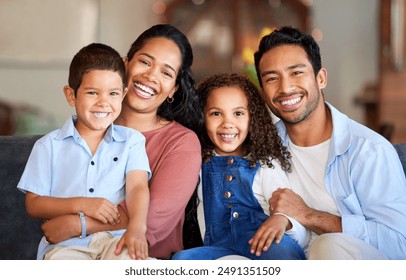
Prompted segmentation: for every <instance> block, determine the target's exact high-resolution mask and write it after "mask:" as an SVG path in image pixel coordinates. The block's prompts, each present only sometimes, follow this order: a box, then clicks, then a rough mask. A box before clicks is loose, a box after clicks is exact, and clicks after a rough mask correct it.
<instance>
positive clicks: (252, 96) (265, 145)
mask: <svg viewBox="0 0 406 280" xmlns="http://www.w3.org/2000/svg"><path fill="white" fill-rule="evenodd" d="M223 87H236V88H239V89H241V90H242V91H243V92H244V93H245V96H246V97H247V99H248V111H249V131H248V135H247V138H246V139H245V141H244V142H243V144H242V145H243V146H244V147H243V148H244V150H245V151H246V152H247V155H248V154H249V158H250V161H251V162H252V163H253V164H256V163H257V162H260V163H261V164H266V165H268V166H269V167H273V164H272V161H273V160H274V159H276V160H278V161H279V162H280V164H281V166H282V169H283V170H285V171H290V168H291V164H290V162H289V160H288V158H289V157H290V153H289V152H288V151H287V149H286V147H285V146H283V145H282V140H281V138H280V137H279V135H278V132H277V129H276V127H275V125H274V123H273V121H272V116H271V114H270V112H269V110H268V108H267V106H266V103H265V100H264V99H263V97H262V95H261V93H260V92H259V90H258V88H257V87H256V86H255V85H254V84H253V83H252V82H251V81H250V80H249V79H248V78H247V77H246V76H244V75H242V74H237V73H221V74H214V75H211V76H209V77H207V78H205V79H204V80H202V81H201V82H200V83H199V85H198V86H197V92H198V94H199V103H200V106H201V108H203V110H204V108H205V107H206V104H207V99H208V97H209V96H210V94H211V92H212V91H213V90H215V89H218V88H223ZM200 141H201V144H202V157H203V161H205V162H207V161H209V160H210V158H211V157H212V156H213V155H214V153H213V151H214V144H213V142H212V141H211V140H210V138H209V136H208V134H207V130H205V129H204V130H203V131H202V133H201V134H200Z"/></svg>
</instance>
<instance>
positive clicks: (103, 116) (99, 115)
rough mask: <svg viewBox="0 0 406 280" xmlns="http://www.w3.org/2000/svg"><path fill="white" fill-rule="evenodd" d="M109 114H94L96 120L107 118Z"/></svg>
mask: <svg viewBox="0 0 406 280" xmlns="http://www.w3.org/2000/svg"><path fill="white" fill-rule="evenodd" d="M108 114H109V113H94V115H95V117H96V118H105V117H107V115H108Z"/></svg>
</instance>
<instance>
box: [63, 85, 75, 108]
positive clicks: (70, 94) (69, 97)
mask: <svg viewBox="0 0 406 280" xmlns="http://www.w3.org/2000/svg"><path fill="white" fill-rule="evenodd" d="M63 93H64V94H65V98H66V101H68V103H69V105H70V106H71V107H75V104H76V98H75V91H74V90H73V88H71V87H70V86H68V85H66V86H64V87H63Z"/></svg>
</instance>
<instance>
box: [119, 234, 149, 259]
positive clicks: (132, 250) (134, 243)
mask: <svg viewBox="0 0 406 280" xmlns="http://www.w3.org/2000/svg"><path fill="white" fill-rule="evenodd" d="M125 246H126V247H127V249H128V254H129V255H130V257H131V258H132V259H134V260H145V259H146V258H148V242H147V238H146V237H145V231H142V230H131V229H130V228H129V229H127V230H126V232H125V233H124V234H123V236H122V237H121V239H120V240H119V242H118V243H117V247H116V251H115V254H116V255H119V254H120V253H121V252H122V250H123V248H124V247H125Z"/></svg>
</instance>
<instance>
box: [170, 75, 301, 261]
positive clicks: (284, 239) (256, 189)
mask: <svg viewBox="0 0 406 280" xmlns="http://www.w3.org/2000/svg"><path fill="white" fill-rule="evenodd" d="M198 92H199V95H200V105H201V106H202V108H203V111H204V120H205V128H206V129H205V132H203V134H202V136H201V144H202V151H203V165H202V186H201V187H202V195H203V196H202V198H203V207H204V220H205V228H206V230H205V235H204V246H203V247H196V248H192V249H188V250H183V251H180V252H178V253H176V254H175V255H174V256H173V259H175V260H181V259H217V258H220V257H224V256H227V255H236V254H237V255H241V256H244V257H247V258H249V259H305V255H304V252H303V250H302V247H301V246H300V245H299V243H298V242H300V244H301V245H302V246H303V245H304V244H306V240H307V238H308V234H307V232H306V230H305V229H304V227H302V226H301V225H300V224H298V223H297V222H296V221H295V220H294V219H292V218H289V217H287V216H286V215H284V214H283V213H271V214H272V215H271V216H269V214H270V213H269V210H268V209H269V208H270V206H269V204H268V203H267V201H268V199H269V198H270V197H271V195H272V192H273V191H275V190H276V189H277V188H282V187H287V186H288V180H287V177H286V174H285V171H288V170H289V169H290V163H289V161H288V159H287V158H288V156H289V153H288V152H287V151H286V148H285V147H283V146H282V143H281V139H280V138H279V137H278V134H277V131H276V128H275V126H274V125H273V122H272V118H271V115H270V114H269V111H268V110H267V108H266V105H265V102H264V100H263V99H262V98H261V95H260V93H259V91H258V89H257V88H256V87H255V85H254V84H253V83H251V81H250V80H249V79H248V78H246V77H245V76H242V75H239V74H216V75H213V76H210V77H208V78H206V79H205V80H204V81H202V82H201V83H200V84H199V86H198ZM286 230H289V234H292V236H293V237H294V238H295V239H296V240H297V241H295V240H294V239H292V238H291V237H290V236H288V235H285V234H284V233H285V231H286Z"/></svg>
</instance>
